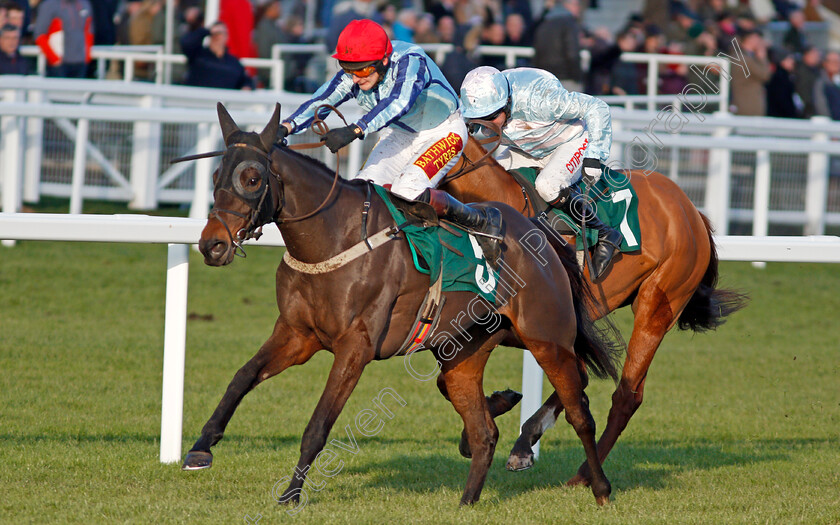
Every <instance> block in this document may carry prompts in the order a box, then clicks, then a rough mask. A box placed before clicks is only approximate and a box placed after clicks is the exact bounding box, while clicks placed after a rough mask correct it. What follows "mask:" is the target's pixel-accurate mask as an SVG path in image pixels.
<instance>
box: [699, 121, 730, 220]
mask: <svg viewBox="0 0 840 525" xmlns="http://www.w3.org/2000/svg"><path fill="white" fill-rule="evenodd" d="M727 116H728V114H727V113H726V112H720V111H718V112H715V113H714V114H712V118H716V119H720V118H726V117H727ZM729 133H730V129H729V127H727V126H719V127H717V128H715V131H714V132H713V133H712V137H714V138H724V137H727V136H729ZM731 158H732V155H731V152H730V150H728V149H725V148H713V149H712V150H711V151H709V168H708V174H707V175H706V198H705V203H704V208H705V209H706V214H707V215H708V216H709V219H711V220H712V224H713V225H714V226H715V230H716V231H717V233H718V234H719V235H726V234H727V232H728V231H729V193H730V191H729V188H730V184H731V178H732V166H731Z"/></svg>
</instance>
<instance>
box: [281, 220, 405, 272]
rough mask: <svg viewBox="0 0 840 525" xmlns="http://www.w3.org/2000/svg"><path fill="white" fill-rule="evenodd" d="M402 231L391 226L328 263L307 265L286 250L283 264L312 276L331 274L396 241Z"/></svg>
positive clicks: (329, 260) (334, 257)
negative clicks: (375, 249) (389, 242)
mask: <svg viewBox="0 0 840 525" xmlns="http://www.w3.org/2000/svg"><path fill="white" fill-rule="evenodd" d="M401 229H402V228H400V227H399V226H389V227H387V228H385V229H384V230H382V231H380V232H378V233H376V234H375V235H373V236H371V237H368V238H367V239H365V240H363V241H361V242H358V243H356V244H354V245H353V246H351V247H350V248H348V249H346V250H344V251H343V252H341V253H339V254H338V255H336V256H333V257H330V258H329V259H327V260H326V261H321V262H319V263H305V262H303V261H299V260H297V259H295V258H294V257H292V255H291V254H290V253H289V251H288V250H286V254H285V255H283V262H285V263H286V264H287V265H289V267H290V268H291V269H293V270H296V271H298V272H301V273H307V274H310V275H314V274H319V273H327V272H331V271H333V270H337V269H339V268H341V267H342V266H344V265H345V264H347V263H349V262H351V261H354V260H356V259H358V258H359V257H361V256H362V255H364V254H366V253H368V252H369V251H371V250H373V249H374V248H378V247H380V246H382V245H383V244H385V243H386V242H388V241H391V240H393V239H396V238H397V234H398V233H400V230H401Z"/></svg>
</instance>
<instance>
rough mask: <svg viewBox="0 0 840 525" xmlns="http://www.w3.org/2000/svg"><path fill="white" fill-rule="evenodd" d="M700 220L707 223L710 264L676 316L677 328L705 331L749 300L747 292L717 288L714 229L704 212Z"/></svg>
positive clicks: (716, 256)
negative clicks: (683, 307)
mask: <svg viewBox="0 0 840 525" xmlns="http://www.w3.org/2000/svg"><path fill="white" fill-rule="evenodd" d="M700 216H701V217H702V218H703V224H705V226H706V233H707V234H708V235H709V246H710V247H711V254H710V256H709V267H708V268H706V274H705V275H703V280H702V281H700V286H698V287H697V290H695V291H694V295H692V296H691V299H689V300H688V304H687V305H686V307H685V309H684V310H683V311H682V313H681V314H680V317H679V321H678V323H679V327H680V330H693V331H695V332H705V331H707V330H714V329H715V328H717V327H718V326H720V325H722V324H723V323H725V322H726V317H727V316H729V315H731V314H732V313H734V312H737V311H738V310H740V309H741V308H743V307H745V306H747V303H749V299H750V298H749V296H748V295H747V294H745V293H741V292H739V291H737V290H728V289H719V288H716V287H717V280H718V254H717V248H716V247H715V240H714V237H713V236H712V232H713V231H714V230H713V228H712V225H711V223H710V222H709V219H708V218H707V217H706V216H705V215H703V214H702V213H701V214H700Z"/></svg>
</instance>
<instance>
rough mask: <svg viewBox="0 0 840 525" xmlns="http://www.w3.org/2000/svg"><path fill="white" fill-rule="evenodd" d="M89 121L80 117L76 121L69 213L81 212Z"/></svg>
mask: <svg viewBox="0 0 840 525" xmlns="http://www.w3.org/2000/svg"><path fill="white" fill-rule="evenodd" d="M89 125H90V122H89V121H88V119H86V118H80V119H79V121H78V122H77V123H76V145H75V148H74V150H73V179H72V183H71V186H70V213H75V214H78V213H82V202H83V197H82V189H83V188H84V186H85V171H86V170H85V167H86V166H87V147H86V146H87V140H88V128H89Z"/></svg>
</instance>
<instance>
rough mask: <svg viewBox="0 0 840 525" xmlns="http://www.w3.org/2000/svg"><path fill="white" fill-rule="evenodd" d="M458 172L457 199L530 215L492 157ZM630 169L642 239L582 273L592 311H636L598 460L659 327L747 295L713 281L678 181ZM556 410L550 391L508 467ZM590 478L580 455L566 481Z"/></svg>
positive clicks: (709, 321)
mask: <svg viewBox="0 0 840 525" xmlns="http://www.w3.org/2000/svg"><path fill="white" fill-rule="evenodd" d="M464 154H465V156H466V157H467V159H479V158H481V157H482V156H483V155H485V150H484V148H483V147H482V146H481V145H480V144H479V142H478V141H476V140H475V139H474V138H472V137H471V138H470V140H469V142H468V145H467V148H466V150H465V153H464ZM465 165H466V166H467V167H469V162H468V161H467V160H466V159H463V158H462V160H461V162H459V164H458V165H457V166H455V168H454V169H453V170H452V172H451V173H457V172H458V170H460V169H461V168H463V167H464V166H465ZM463 173H464V174H463V175H462V176H460V177H457V178H454V179H451V180H450V181H449V182H448V183H447V184H445V185H444V186H442V189H444V190H446V191H448V192H449V193H451V194H452V195H453V196H455V197H456V198H458V199H460V200H461V201H463V202H483V201H499V202H504V203H506V204H508V205H510V206H512V207H513V208H515V209H517V210H520V211H522V213H523V214H525V215H527V216H534V214H535V207H534V203H533V201H532V200H530V199H528V198H527V197H526V192H525V191H524V189H523V188H522V187H521V186H520V185H519V184H518V183H517V182H516V181H515V180H514V178H513V177H512V176H511V175H510V174H508V173H507V172H506V171H505V170H504V169H503V168H502V167H501V166H500V165H499V163H497V162H496V161H495V160H494V159H493V158H492V157H488V158H485V159H484V160H482V161H481V162H480V163H477V164H476V166H475V168H474V169H472V170H469V171H465V172H463ZM629 177H630V183H631V184H632V186H633V189H635V190H636V194H637V195H638V199H639V204H638V209H639V224H640V229H641V237H642V242H641V246H642V247H641V249H640V250H638V251H636V252H632V253H622V254H617V255H616V257H615V259H613V263H612V266H611V267H610V268H609V269H608V270H607V273H606V274H605V275H604V276H602V277H601V279H600V280H599V281H598V282H596V283H592V282H591V281H590V280H589V276H588V275H586V276H585V278H586V280H587V283H588V284H589V286H590V287H592V289H593V292H594V295H595V296H596V298H597V299H598V300H597V302H596V303H595V304H592V305H591V314H592V315H593V317H595V318H600V317H603V316H605V315H607V314H608V313H610V312H612V311H613V310H615V309H617V308H621V307H622V306H627V305H630V306H631V307H632V309H633V314H634V321H633V332H632V334H631V336H630V342H629V345H628V347H627V358H626V359H625V362H624V368H623V370H622V372H621V380H620V381H619V383H618V386H617V388H616V390H615V393H614V394H613V396H612V407H611V408H610V413H609V417H608V419H607V426H606V428H605V429H604V432H603V434H602V435H601V438H600V439H599V440H598V457H599V459H600V461H601V462H602V463H603V461H604V460H605V459H606V457H607V455H608V454H609V453H610V450H612V448H613V445H615V442H616V440H617V439H618V436H619V435H620V434H621V432H622V431H623V430H624V429H625V428H626V427H627V424H628V422H629V421H630V418H631V417H632V416H633V414H634V413H635V412H636V410H637V409H638V408H639V406H640V405H641V404H642V396H643V393H644V388H645V379H646V378H647V373H648V369H649V368H650V364H651V361H652V360H653V356H654V354H655V353H656V349H657V348H659V345H660V343H661V342H662V338H663V337H664V336H665V334H666V333H667V332H668V331H669V330H670V329H671V328H673V327H674V325H677V324H678V325H679V327H680V329H683V330H687V329H691V330H694V331H695V332H702V331H706V330H710V329H714V328H716V327H717V326H719V325H720V324H722V323H723V322H724V320H725V318H726V317H727V316H728V315H730V314H732V313H733V312H735V311H737V310H739V309H740V308H742V307H744V306H745V305H746V302H747V297H746V296H744V295H742V294H740V293H738V292H735V291H731V290H724V289H719V288H716V286H717V279H718V257H717V252H716V250H715V244H714V240H713V238H712V228H711V225H710V223H709V220H708V219H707V218H706V217H705V216H704V215H703V214H702V213H700V212H699V211H698V210H697V208H695V207H694V204H692V202H691V201H690V200H689V198H688V196H686V194H685V193H684V192H683V191H682V190H681V189H680V188H679V186H677V185H676V184H675V183H674V182H673V181H672V180H670V179H669V178H668V177H666V176H664V175H662V174H660V173H646V172H643V171H630V172H629ZM569 243H572V244H571V245H569ZM555 246H556V247H557V248H558V249H559V250H561V251H571V250H572V248H571V246H574V241H573V239H572V238H571V237H569V238H567V239H566V240H565V242H561V243H555ZM561 258H562V257H561ZM587 273H588V272H584V274H587ZM562 410H563V404H562V402H561V400H560V399H558V397H557V395H556V394H552V395H551V396H550V397H549V398H548V400H547V401H546V402H545V404H544V405H543V406H542V408H540V409H539V410H538V411H537V413H536V414H534V415H533V416H532V417H531V418H530V419H529V420H528V421H527V422H526V423H525V424H524V425H523V427H522V434H521V435H520V436H519V439H518V440H517V442H516V444H515V445H514V447H513V450H512V451H511V454H510V458H509V459H508V469H509V470H523V469H527V468H530V467H531V466H532V465H533V451H532V449H531V447H532V446H533V445H534V444H535V443H536V442H537V441H538V440H539V439H540V437H541V436H542V434H543V432H544V431H545V430H546V429H547V428H548V427H550V426H551V425H553V424H554V422H555V421H556V420H557V417H558V416H559V414H560V412H561V411H562ZM462 448H463V447H462ZM591 479H592V478H591V474H590V470H589V466H588V465H587V464H586V463H584V464H583V465H581V467H580V469H579V470H578V472H577V475H575V476H574V477H573V478H572V479H571V480H570V481H569V484H578V483H584V484H586V483H589V482H590V481H591Z"/></svg>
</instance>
